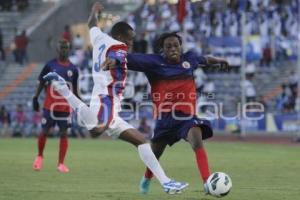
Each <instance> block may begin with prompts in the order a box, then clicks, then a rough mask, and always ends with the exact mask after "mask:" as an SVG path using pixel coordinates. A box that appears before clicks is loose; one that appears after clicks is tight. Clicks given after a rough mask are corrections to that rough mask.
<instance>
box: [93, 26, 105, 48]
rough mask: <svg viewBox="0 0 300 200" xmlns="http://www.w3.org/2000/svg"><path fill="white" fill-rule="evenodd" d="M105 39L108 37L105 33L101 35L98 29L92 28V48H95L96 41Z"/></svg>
mask: <svg viewBox="0 0 300 200" xmlns="http://www.w3.org/2000/svg"><path fill="white" fill-rule="evenodd" d="M107 37H109V36H108V35H107V34H106V33H103V32H102V31H101V30H100V28H99V27H96V26H94V27H92V28H91V29H90V40H91V44H92V46H95V45H96V44H97V42H98V41H101V40H103V39H106V38H107Z"/></svg>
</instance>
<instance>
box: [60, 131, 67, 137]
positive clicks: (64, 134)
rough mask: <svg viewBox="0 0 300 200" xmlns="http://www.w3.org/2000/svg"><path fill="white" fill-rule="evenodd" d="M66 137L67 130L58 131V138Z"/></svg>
mask: <svg viewBox="0 0 300 200" xmlns="http://www.w3.org/2000/svg"><path fill="white" fill-rule="evenodd" d="M67 136H68V132H67V130H62V131H60V137H67Z"/></svg>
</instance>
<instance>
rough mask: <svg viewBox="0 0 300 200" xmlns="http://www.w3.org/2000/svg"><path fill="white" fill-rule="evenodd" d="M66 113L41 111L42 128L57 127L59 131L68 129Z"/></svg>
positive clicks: (67, 115)
mask: <svg viewBox="0 0 300 200" xmlns="http://www.w3.org/2000/svg"><path fill="white" fill-rule="evenodd" d="M69 117H70V113H68V112H58V111H50V110H47V109H43V118H42V128H52V127H54V126H55V125H57V126H58V127H59V128H60V129H67V128H69Z"/></svg>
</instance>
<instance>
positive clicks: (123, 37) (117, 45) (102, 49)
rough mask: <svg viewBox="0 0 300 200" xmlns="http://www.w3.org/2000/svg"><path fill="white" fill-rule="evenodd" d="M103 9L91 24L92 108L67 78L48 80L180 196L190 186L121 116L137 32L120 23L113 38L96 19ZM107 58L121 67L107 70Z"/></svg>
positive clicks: (86, 119) (97, 7) (91, 124)
mask: <svg viewBox="0 0 300 200" xmlns="http://www.w3.org/2000/svg"><path fill="white" fill-rule="evenodd" d="M102 9H103V7H102V5H101V4H100V3H95V4H94V6H93V8H92V12H91V15H90V18H89V21H88V25H89V28H90V39H91V43H92V46H93V80H94V87H93V93H92V98H91V102H90V106H89V107H88V106H87V105H85V104H84V103H83V102H82V101H80V100H79V99H78V98H77V97H76V96H75V95H74V94H72V92H71V91H70V90H69V88H68V87H67V86H66V84H65V81H64V79H63V78H62V77H60V76H59V75H57V74H56V73H49V74H48V75H46V76H45V79H46V80H48V81H51V82H52V85H53V86H54V88H55V89H56V90H57V91H58V92H59V93H60V94H61V95H62V96H64V97H65V98H66V100H67V101H68V102H69V104H70V105H71V106H72V108H73V109H76V110H78V114H79V116H80V119H81V120H82V121H83V123H84V125H85V126H86V127H87V128H88V129H89V130H90V131H91V132H92V133H94V134H101V133H102V132H103V131H104V130H105V132H106V133H107V134H108V135H109V136H113V137H119V138H120V139H122V140H124V141H127V142H129V143H132V144H133V145H135V146H136V147H137V149H138V153H139V155H140V157H141V159H142V161H143V162H144V163H145V164H146V166H147V167H149V168H150V169H151V171H152V172H153V173H154V174H155V176H156V177H157V179H158V180H159V182H160V183H161V185H162V186H163V188H164V190H165V191H166V192H167V193H170V194H174V193H180V192H181V191H182V190H183V189H185V188H186V187H187V186H188V184H187V183H181V182H176V181H174V180H171V179H170V178H168V177H167V176H166V175H165V173H164V171H163V169H162V168H161V166H160V164H159V162H158V160H157V159H156V157H155V155H154V154H153V152H152V150H151V146H150V145H149V144H147V143H146V141H145V139H144V137H143V135H142V134H141V133H139V132H138V131H137V130H136V129H134V128H133V127H132V126H131V125H129V124H128V123H127V122H125V121H124V120H123V119H121V118H120V117H119V116H118V112H119V111H120V101H121V99H122V91H123V89H124V87H125V79H126V75H127V66H126V56H127V51H128V48H130V47H131V46H132V42H133V38H134V32H133V29H132V28H131V27H130V26H129V25H128V24H127V23H125V22H119V23H117V24H115V25H114V26H113V27H112V30H111V36H112V37H110V36H108V35H107V34H105V33H103V32H102V31H101V30H100V29H99V28H98V27H97V16H96V15H99V14H100V12H101V11H102ZM107 58H110V59H113V60H115V61H116V63H115V64H116V65H117V67H115V68H114V69H112V70H110V71H103V70H102V69H101V65H106V64H107V62H106V59H107Z"/></svg>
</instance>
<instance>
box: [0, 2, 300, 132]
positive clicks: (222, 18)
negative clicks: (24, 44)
mask: <svg viewBox="0 0 300 200" xmlns="http://www.w3.org/2000/svg"><path fill="white" fill-rule="evenodd" d="M149 2H151V1H144V2H143V4H142V5H141V6H140V7H138V8H137V9H135V10H134V11H131V10H130V9H129V10H128V11H126V12H125V13H122V17H123V18H124V19H125V20H127V21H128V23H129V24H131V25H132V26H133V27H134V28H135V29H136V31H137V39H138V40H137V41H136V43H138V44H139V45H141V44H143V48H142V49H136V50H137V51H140V52H145V51H146V52H148V53H151V52H156V51H157V49H155V45H154V39H155V38H156V37H157V35H158V34H160V33H162V32H164V31H182V26H181V24H180V23H179V22H178V21H177V18H176V16H177V7H176V4H174V3H173V2H174V1H160V2H161V4H160V5H159V6H158V5H157V4H150V3H149ZM188 2H189V3H188V5H187V9H188V11H187V16H186V20H185V21H184V22H183V23H184V26H185V27H186V28H185V30H184V31H183V32H184V33H185V34H184V40H185V43H186V46H185V50H189V49H193V50H195V51H197V52H198V53H199V54H212V55H216V56H222V57H225V58H227V59H228V61H229V63H230V64H231V66H232V69H231V71H230V72H229V73H223V72H219V71H214V70H211V69H204V70H202V71H201V70H199V71H197V72H196V73H195V74H197V78H196V84H197V86H198V91H199V99H198V101H199V102H203V101H210V102H216V103H218V104H219V103H223V104H224V106H223V108H224V110H223V112H224V113H226V114H228V115H234V114H235V113H236V112H237V104H238V102H240V96H241V92H242V91H241V75H240V66H241V51H242V48H241V45H242V44H241V33H242V31H241V13H242V12H243V10H242V9H244V7H246V8H245V9H246V10H247V14H246V34H247V35H249V37H248V43H247V47H248V49H250V51H249V52H248V53H247V67H246V72H247V74H248V75H247V83H245V84H247V86H249V87H247V88H248V89H249V90H248V89H247V91H246V93H248V95H249V97H250V98H249V99H251V97H254V98H255V99H256V100H257V101H259V102H261V103H263V104H264V105H265V107H266V109H267V112H268V113H272V114H273V115H274V116H275V115H277V114H279V115H281V114H295V112H296V110H297V105H296V103H295V102H296V98H297V93H295V92H293V91H295V88H291V87H290V86H289V85H290V83H289V82H292V81H290V80H291V79H293V78H292V77H290V76H291V73H292V72H293V71H295V69H296V55H297V46H296V44H297V42H295V41H296V36H297V20H296V18H297V6H298V1H297V0H288V1H277V0H263V1H255V0H249V1H248V3H247V4H246V5H243V4H242V2H244V1H239V0H233V1H214V2H212V1H204V3H203V2H199V1H195V2H194V1H193V2H192V1H188ZM214 3H216V4H220V5H219V6H215V5H212V4H214ZM226 3H227V4H226ZM49 6H50V7H51V6H53V3H51V2H48V3H46V4H45V3H41V1H39V0H29V6H28V8H26V9H25V10H23V11H22V12H19V11H16V10H14V11H9V12H8V11H5V12H1V13H0V16H1V17H0V19H1V20H0V27H3V28H2V30H3V35H4V38H5V40H4V44H5V45H4V46H5V47H6V48H9V46H10V43H11V41H12V38H13V37H12V36H13V35H14V31H15V28H17V29H18V30H23V28H24V27H28V26H29V25H28V24H31V25H32V24H35V23H36V21H34V20H33V19H35V18H38V17H37V16H39V13H42V12H43V11H45V10H46V9H48V8H49ZM211 7H214V8H216V9H215V10H212V9H210V8H211ZM224 7H226V8H227V9H224ZM116 8H118V7H114V11H113V13H117V12H118V9H116ZM33 9H35V10H38V12H34V13H35V14H34V15H31V11H32V10H33ZM57 12H60V11H57ZM78 13H79V11H78ZM56 14H57V13H56ZM52 15H55V14H54V13H52ZM57 15H58V14H57ZM82 15H83V14H82ZM120 16H121V14H120ZM255 16H259V17H255ZM20 18H22V19H24V20H18V23H17V21H16V19H20ZM25 19H28V20H27V22H26V20H25ZM14 20H15V21H14ZM53 21H54V22H55V21H56V20H52V21H50V22H49V21H47V22H49V23H53ZM11 22H13V23H11ZM65 24H66V23H63V22H62V23H61V24H60V25H59V26H60V28H61V29H60V32H61V33H62V31H63V28H62V27H63V26H65ZM69 24H70V26H71V27H72V25H73V24H72V22H71V23H69ZM15 25H16V26H15ZM43 25H45V24H42V25H41V26H42V27H43ZM108 25H109V24H108ZM45 30H46V29H45ZM35 34H36V33H35ZM76 34H78V32H76V31H74V32H73V36H75V35H76ZM40 35H41V34H40ZM81 36H82V38H81V39H82V40H83V41H85V42H84V43H86V41H87V38H86V37H85V35H81ZM81 36H80V37H81ZM75 39H76V37H74V40H73V42H75V43H74V44H73V46H75V47H78V45H79V46H80V48H76V49H74V50H73V53H72V55H71V57H70V59H71V60H72V61H73V62H75V63H76V64H77V65H78V67H79V69H80V73H81V75H82V78H81V80H80V85H81V93H82V98H83V100H85V101H86V102H88V97H89V95H90V93H91V88H92V87H91V86H92V84H93V83H92V79H91V77H90V76H89V74H90V73H91V67H92V66H91V50H90V49H89V47H87V45H83V47H84V48H81V47H82V41H80V40H79V39H78V38H77V40H75ZM141 41H142V42H141ZM39 46H41V45H39ZM86 47H87V48H86ZM39 48H41V47H39ZM257 49H259V50H257ZM52 53H53V50H52ZM49 55H50V54H49ZM49 57H50V56H49ZM11 60H12V59H11ZM11 60H10V61H9V62H10V63H9V64H8V65H3V64H2V65H3V66H4V67H2V72H4V73H3V74H2V76H1V75H0V77H1V80H0V88H1V93H0V99H1V104H2V105H5V106H6V108H7V110H9V111H12V113H13V110H15V108H16V105H17V104H18V103H20V104H22V105H24V110H25V111H26V112H27V113H28V115H30V116H32V115H33V114H32V113H31V112H30V111H31V97H32V94H33V91H34V87H35V85H36V82H35V80H36V78H37V75H38V73H39V71H40V70H41V68H42V67H43V64H42V62H39V64H37V65H29V66H28V67H27V69H24V68H20V67H18V66H17V65H15V64H13V63H12V62H11ZM45 61H46V60H44V62H45ZM0 69H1V62H0ZM203 71H204V72H203ZM201 74H202V75H201ZM199 77H201V78H199ZM197 79H198V80H197ZM128 81H129V82H132V83H133V86H132V87H128V88H126V91H125V96H126V94H131V93H132V92H134V94H135V95H134V96H133V97H131V98H127V99H125V102H130V103H134V104H135V105H136V104H138V103H140V102H144V101H150V100H149V99H148V95H147V94H148V93H149V90H150V87H149V85H148V83H147V79H146V78H145V76H144V75H143V74H142V73H136V72H130V73H129V76H128ZM296 82H297V81H296ZM283 84H285V85H287V87H285V88H284V89H282V85H283ZM294 85H295V83H294ZM203 93H204V94H207V93H213V98H210V99H207V96H205V95H204V96H203V95H201V94H203ZM20 94H21V95H20ZM145 94H146V95H145ZM19 96H21V97H22V98H19ZM298 107H299V105H298ZM202 111H204V110H202ZM151 112H152V111H151V109H147V108H146V109H144V110H142V112H141V116H144V117H145V118H147V119H148V120H150V122H151V121H152V115H151ZM31 123H32V122H31ZM132 123H134V124H135V125H136V126H137V127H138V126H139V123H140V121H139V120H133V121H132ZM143 123H144V122H143ZM150 124H151V123H150ZM216 128H220V129H224V126H222V127H221V126H220V125H218V126H217V127H216Z"/></svg>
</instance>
